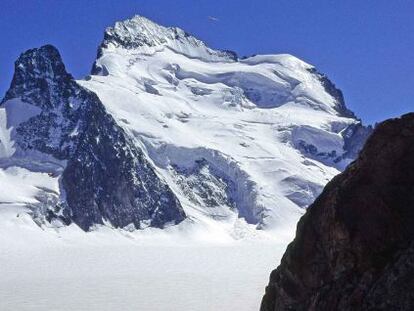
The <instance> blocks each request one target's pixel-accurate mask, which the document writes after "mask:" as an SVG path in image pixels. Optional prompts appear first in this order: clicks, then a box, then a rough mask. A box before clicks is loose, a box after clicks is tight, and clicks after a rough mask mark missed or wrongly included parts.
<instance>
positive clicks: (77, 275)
mask: <svg viewBox="0 0 414 311" xmlns="http://www.w3.org/2000/svg"><path fill="white" fill-rule="evenodd" d="M248 236H249V237H248V238H247V237H244V238H243V239H239V240H237V239H235V238H233V237H230V236H226V235H225V234H223V233H222V232H220V231H217V230H213V231H210V232H209V231H206V230H200V228H199V227H197V226H192V225H189V226H185V227H183V226H181V227H180V226H174V227H170V228H168V229H165V230H160V229H150V228H147V229H144V230H140V231H133V232H128V231H126V230H115V229H109V228H107V227H105V226H101V227H99V228H96V230H94V231H92V232H88V233H85V232H83V231H82V230H80V229H79V227H77V226H75V225H70V226H68V227H62V228H60V229H59V230H57V229H55V228H50V227H49V228H48V227H43V228H42V227H39V226H37V225H35V224H34V223H33V220H32V218H31V217H30V216H28V215H27V214H26V213H24V212H23V208H22V207H16V206H12V205H8V206H6V205H4V204H1V205H0V275H1V278H0V310H2V311H12V310H22V311H23V310H30V311H40V310H42V311H43V310H54V311H69V310H79V311H84V310H85V311H86V310H88V311H106V310H108V311H113V310H126V311H128V310H151V311H164V310H191V311H207V310H208V311H216V310H241V311H248V310H258V308H259V305H260V300H261V297H262V295H263V293H264V288H265V286H266V283H267V280H268V275H269V272H270V271H271V270H272V269H273V268H274V267H275V266H276V265H277V264H278V262H279V260H280V257H281V255H282V253H283V251H284V248H285V246H286V241H287V239H285V240H275V239H274V236H271V235H266V234H265V233H264V232H261V233H260V234H249V235H248Z"/></svg>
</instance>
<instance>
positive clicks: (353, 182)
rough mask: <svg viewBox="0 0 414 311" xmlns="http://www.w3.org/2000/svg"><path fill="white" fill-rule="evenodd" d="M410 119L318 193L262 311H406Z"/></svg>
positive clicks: (413, 254)
mask: <svg viewBox="0 0 414 311" xmlns="http://www.w3.org/2000/svg"><path fill="white" fill-rule="evenodd" d="M413 154H414V114H407V115H404V116H402V117H401V118H399V119H392V120H388V121H385V122H383V123H381V124H380V125H379V126H377V128H376V129H375V130H374V132H373V134H372V136H371V137H370V138H369V139H368V141H367V142H366V145H365V147H364V148H363V150H362V151H361V153H360V155H359V157H358V159H357V160H356V161H355V162H353V163H352V164H351V165H350V166H349V167H348V168H347V169H346V170H345V171H344V172H343V173H342V174H340V175H338V176H336V177H335V178H334V179H333V180H332V181H331V182H330V183H328V185H327V186H326V187H325V189H324V191H323V192H322V194H321V195H320V196H319V197H318V199H316V201H315V202H314V203H313V204H312V205H311V206H310V207H309V209H308V211H307V213H306V214H305V215H304V216H303V217H302V219H301V220H300V222H299V224H298V227H297V233H296V238H295V239H294V241H293V242H292V243H291V244H290V245H289V246H288V248H287V250H286V253H285V254H284V256H283V258H282V262H281V264H280V266H279V267H278V268H277V269H276V270H274V271H273V272H272V273H271V276H270V281H269V285H268V286H267V288H266V294H265V296H264V297H263V301H262V305H261V310H262V311H274V310H413V308H414V161H413V159H412V155H413Z"/></svg>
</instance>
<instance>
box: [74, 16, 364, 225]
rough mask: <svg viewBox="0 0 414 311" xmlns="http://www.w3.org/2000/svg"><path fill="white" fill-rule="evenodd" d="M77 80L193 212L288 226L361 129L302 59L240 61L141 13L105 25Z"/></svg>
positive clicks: (346, 158)
mask: <svg viewBox="0 0 414 311" xmlns="http://www.w3.org/2000/svg"><path fill="white" fill-rule="evenodd" d="M79 83H81V84H82V85H83V86H84V87H86V88H88V89H90V90H92V91H94V92H95V93H96V94H97V95H98V96H99V98H100V99H101V100H102V102H103V104H104V105H105V107H106V108H107V110H108V111H109V112H110V113H111V115H113V116H114V118H115V119H116V120H117V122H118V124H119V125H120V126H121V127H123V128H124V129H125V131H126V132H127V133H128V134H129V135H130V136H131V137H132V139H134V140H135V141H136V143H137V144H142V145H143V146H144V147H145V149H146V150H147V154H148V156H149V157H150V158H151V159H152V161H154V163H155V165H156V167H157V169H158V171H159V172H160V174H162V175H163V176H164V177H165V179H166V180H168V182H169V184H170V185H171V187H172V188H173V189H174V191H175V192H176V194H177V196H178V197H179V198H180V201H181V202H182V204H183V206H184V208H185V209H186V212H187V214H188V215H189V216H190V217H194V218H200V217H203V216H207V217H213V218H215V219H229V218H231V217H232V216H231V215H234V214H236V215H237V216H239V217H242V218H243V219H245V220H246V222H247V223H251V224H255V225H258V227H259V228H264V227H266V228H269V227H282V226H284V225H287V224H289V226H291V225H292V224H294V223H295V222H296V221H297V219H298V217H299V216H300V215H301V213H302V208H304V207H306V206H307V205H309V204H310V203H311V202H312V201H313V200H314V198H315V197H316V196H317V195H318V194H319V193H320V191H321V189H322V187H323V186H324V185H325V183H326V182H327V181H328V180H330V179H331V178H332V177H333V176H335V175H336V174H337V173H338V172H339V170H341V169H342V168H343V167H345V166H346V165H347V164H348V163H349V162H350V161H351V160H352V159H354V157H355V154H356V153H357V151H358V150H359V148H360V147H361V145H362V144H363V142H364V141H365V138H366V137H367V136H368V135H369V133H370V129H367V128H365V127H362V126H361V125H360V122H359V121H358V120H357V119H356V118H355V116H354V115H353V113H352V112H350V111H349V110H348V109H347V108H346V107H345V104H344V101H343V97H342V93H341V92H340V91H339V90H338V89H336V88H335V86H334V85H333V84H332V83H331V82H330V81H329V80H328V79H327V78H326V77H325V76H324V75H322V74H320V73H318V72H317V71H316V70H315V68H314V67H312V66H311V65H308V64H306V63H304V62H303V61H301V60H299V59H297V58H295V57H293V56H290V55H257V56H254V57H249V58H245V59H238V58H237V55H235V53H230V52H221V51H216V50H212V49H210V48H208V47H207V46H206V45H205V44H204V43H203V42H201V41H199V40H198V39H196V38H194V37H192V36H191V35H189V34H187V33H185V32H184V31H182V30H180V29H178V28H171V27H170V28H167V27H163V26H160V25H157V24H156V23H154V22H152V21H150V20H148V19H146V18H143V17H140V16H136V17H134V18H132V19H130V20H126V21H124V22H118V23H117V24H116V25H115V26H114V27H110V28H108V29H107V30H106V32H105V36H104V41H103V43H102V45H101V46H100V48H99V50H98V59H97V60H96V61H95V63H94V66H93V69H92V75H91V76H90V77H89V78H88V79H87V81H79ZM348 147H349V148H348Z"/></svg>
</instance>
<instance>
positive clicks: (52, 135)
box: [1, 45, 185, 230]
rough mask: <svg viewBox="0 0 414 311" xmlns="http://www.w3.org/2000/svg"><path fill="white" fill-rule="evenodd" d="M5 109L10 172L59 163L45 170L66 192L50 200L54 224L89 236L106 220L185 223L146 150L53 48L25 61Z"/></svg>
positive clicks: (49, 215)
mask: <svg viewBox="0 0 414 311" xmlns="http://www.w3.org/2000/svg"><path fill="white" fill-rule="evenodd" d="M1 105H2V106H4V107H5V112H6V115H7V123H8V124H7V127H8V128H12V130H11V132H10V137H9V144H13V147H12V148H13V149H14V150H13V151H12V152H11V153H10V154H9V157H8V158H7V159H6V161H4V162H6V163H5V164H6V165H14V164H16V165H21V166H24V167H26V168H28V169H35V170H39V169H41V168H42V166H44V163H43V162H47V158H48V157H52V158H54V159H55V160H56V161H59V162H60V163H61V165H59V166H57V165H56V166H53V165H52V166H51V167H45V169H46V170H47V171H49V173H50V174H52V175H53V174H56V175H59V180H60V190H61V191H60V195H59V196H55V197H54V198H50V196H49V197H48V196H46V197H47V198H48V199H49V200H50V199H53V201H54V202H53V203H54V204H47V203H48V202H45V204H46V205H45V208H46V211H45V212H46V213H44V216H45V217H46V218H47V220H48V221H52V220H54V219H59V220H60V221H63V222H64V223H66V224H69V223H70V222H72V221H73V222H75V223H76V224H77V225H79V226H80V227H81V228H82V229H84V230H88V229H89V228H90V227H91V226H93V225H94V224H103V223H104V221H108V222H110V223H111V224H112V225H113V226H115V227H124V226H126V225H129V224H133V225H134V226H135V227H136V228H141V227H142V226H143V225H145V226H147V225H151V226H156V227H163V226H164V225H165V224H167V223H170V222H172V223H178V222H180V221H182V220H183V219H184V217H185V214H184V212H183V210H182V208H181V205H180V203H179V201H178V200H177V198H176V197H175V195H174V194H173V192H172V191H171V190H170V188H169V187H168V185H167V184H166V183H165V182H164V181H162V180H161V179H160V178H159V177H158V176H157V174H156V173H155V171H154V169H153V168H152V166H151V165H150V163H149V162H148V161H147V160H146V159H145V157H144V155H143V153H142V151H141V149H140V148H138V147H137V146H136V145H134V144H133V143H132V142H131V141H130V140H129V138H128V136H127V135H126V134H125V133H124V131H123V129H122V128H120V127H119V126H118V125H117V124H116V123H115V121H114V119H113V118H112V116H110V115H109V114H108V113H107V112H106V110H105V107H104V106H103V105H102V103H101V102H100V100H99V99H98V97H97V96H96V95H95V94H94V93H92V92H90V91H88V90H85V89H84V88H83V87H81V86H79V85H78V84H77V83H76V81H75V80H74V79H73V78H72V76H71V75H70V74H68V73H67V72H66V70H65V67H64V65H63V63H62V61H61V58H60V55H59V53H58V51H57V50H56V49H55V48H54V47H52V46H48V45H47V46H44V47H41V48H39V49H33V50H29V51H27V52H25V53H24V54H22V55H21V56H20V58H19V59H18V60H17V61H16V65H15V75H14V77H13V81H12V84H11V87H10V89H9V90H8V91H7V93H6V96H5V98H4V99H3V101H2V102H1ZM3 160H4V159H3Z"/></svg>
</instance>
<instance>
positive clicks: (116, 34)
mask: <svg viewBox="0 0 414 311" xmlns="http://www.w3.org/2000/svg"><path fill="white" fill-rule="evenodd" d="M120 48H121V49H126V50H134V52H138V53H142V54H145V55H152V54H154V53H157V52H160V51H163V50H164V49H166V48H167V49H170V50H173V51H175V52H177V53H180V54H183V55H185V56H189V57H191V58H198V59H203V60H207V61H234V60H237V55H236V53H234V52H231V51H221V50H214V49H211V48H209V47H208V46H207V45H206V44H205V43H204V42H203V41H201V40H199V39H197V38H195V37H193V36H192V35H190V34H188V33H187V32H185V31H184V30H182V29H181V28H178V27H165V26H162V25H159V24H157V23H155V22H153V21H151V20H150V19H148V18H146V17H143V16H139V15H135V16H134V17H132V18H131V19H126V20H124V21H119V22H116V23H115V25H114V26H113V27H108V28H106V30H105V33H104V40H103V42H102V44H101V45H100V47H99V49H98V58H99V57H101V56H102V55H103V51H104V50H114V49H120ZM98 72H99V70H98ZM92 73H93V74H96V73H97V68H95V66H94V68H93V70H92Z"/></svg>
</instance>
